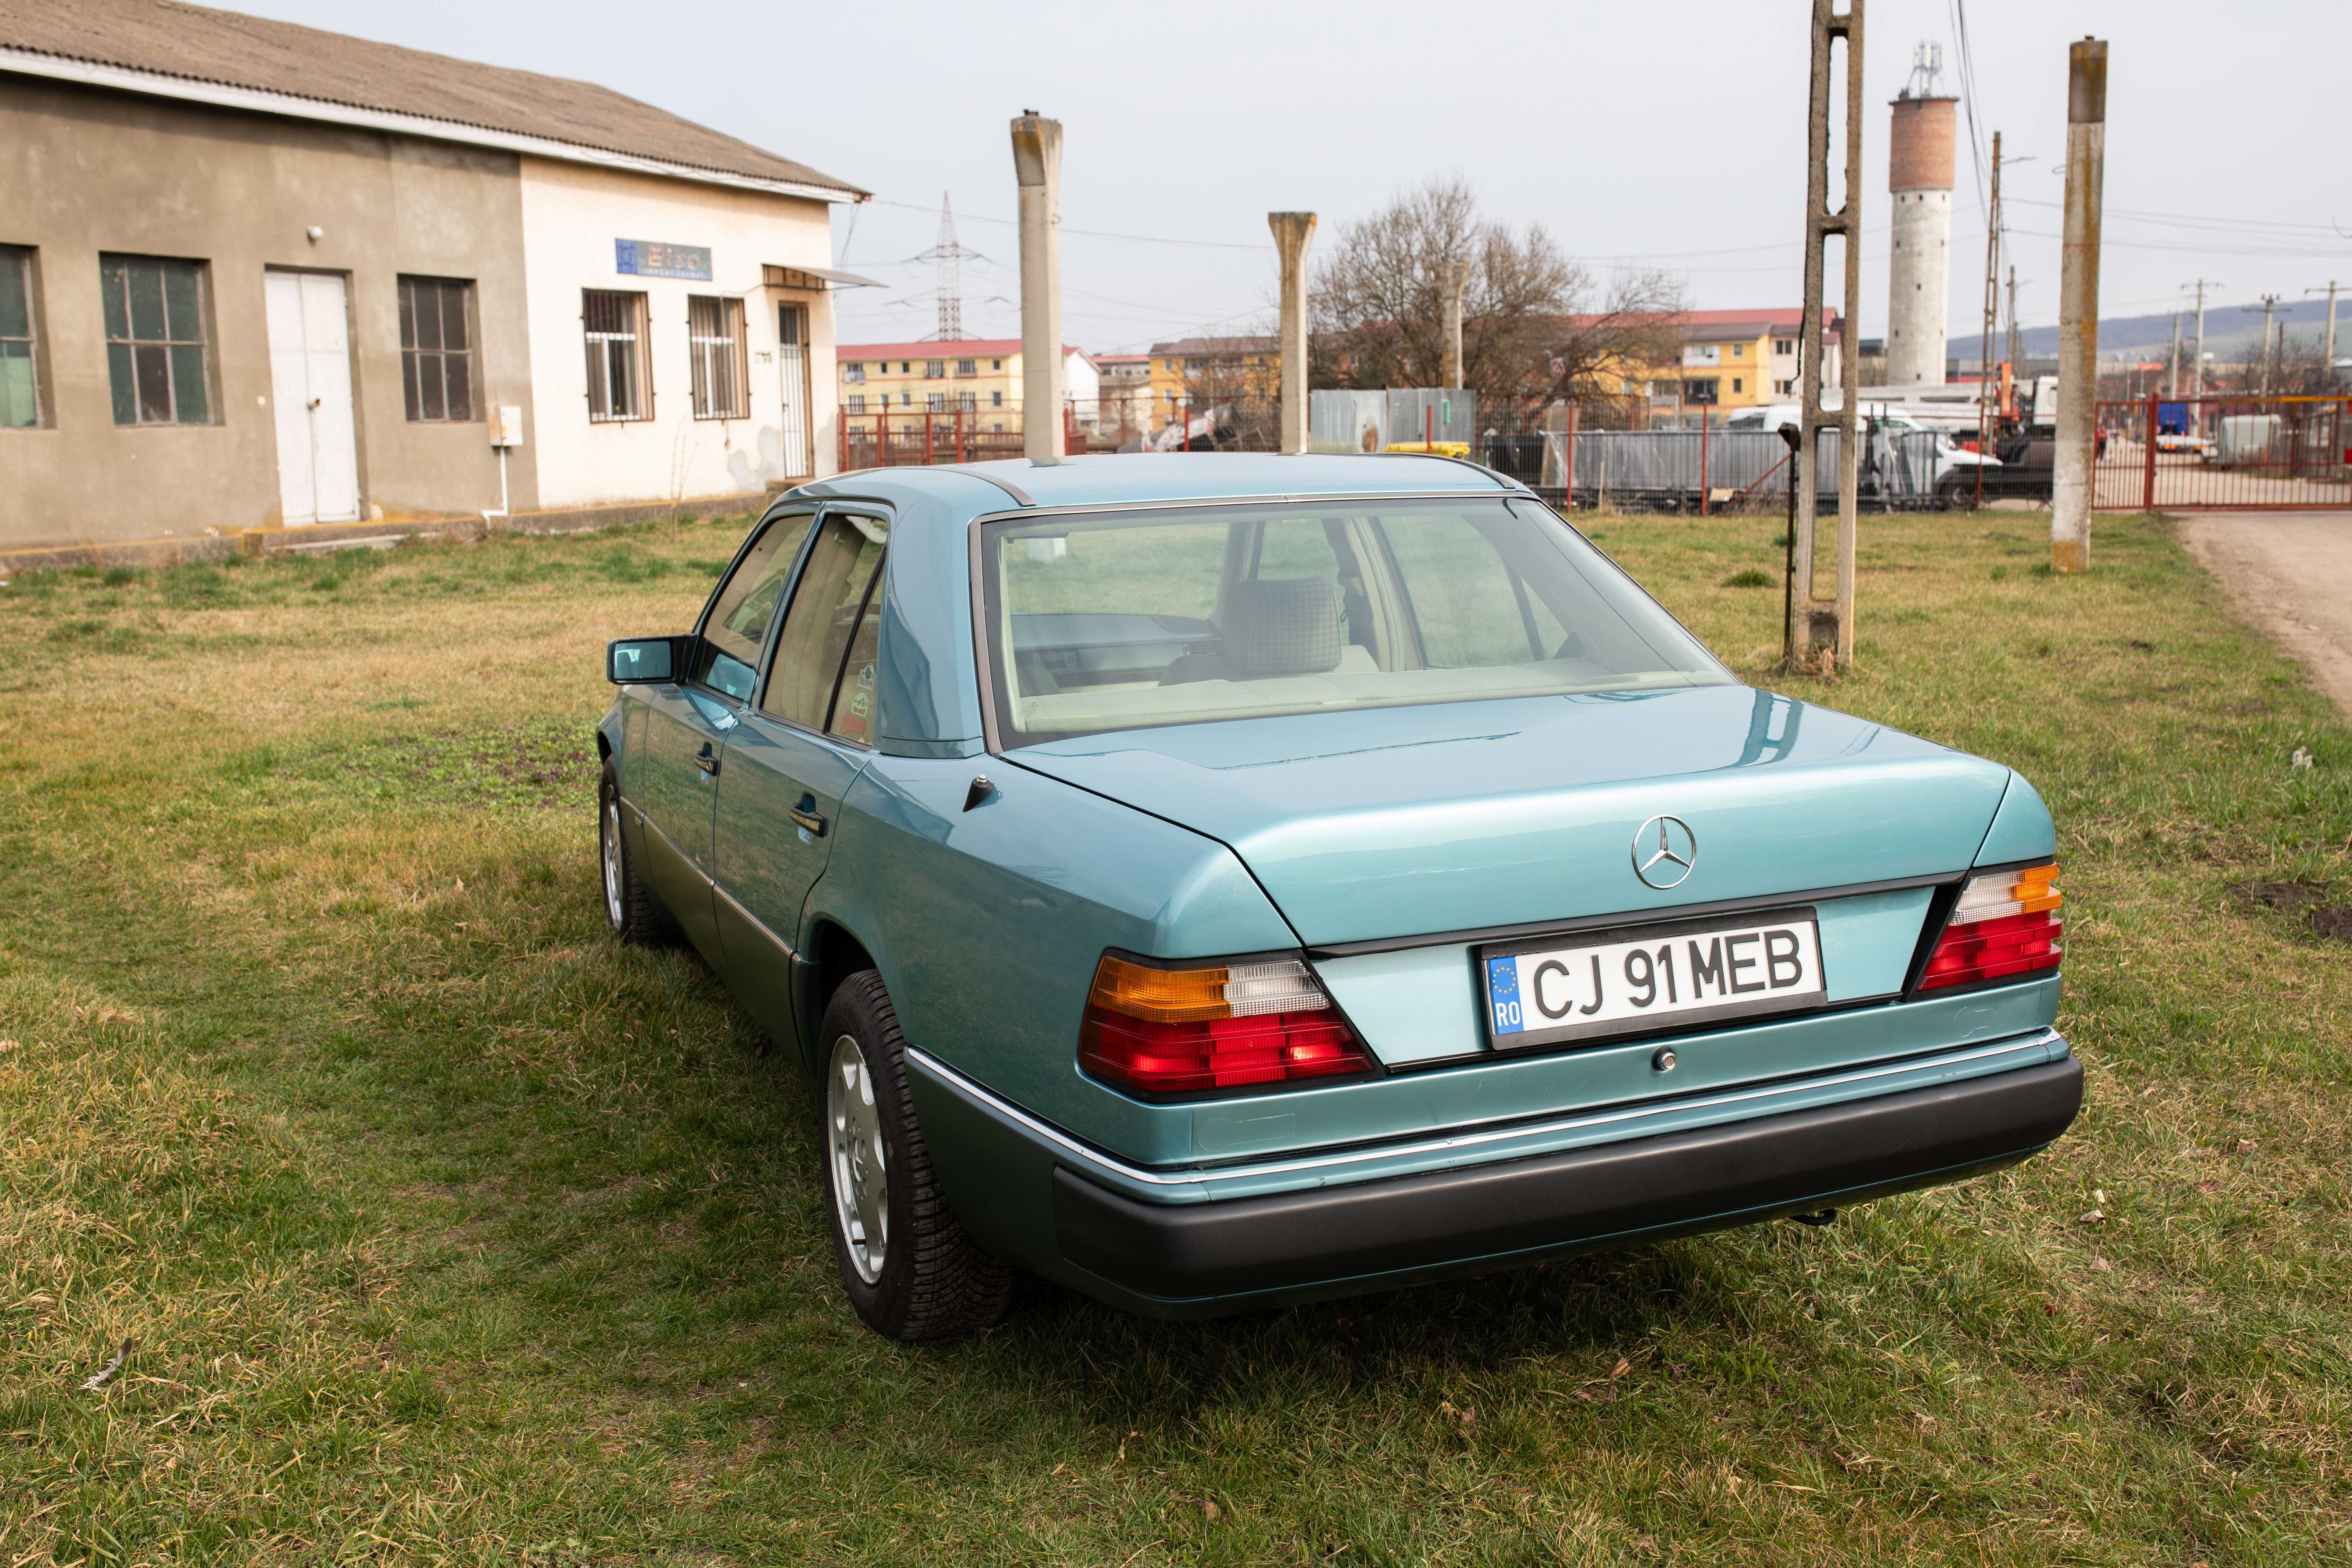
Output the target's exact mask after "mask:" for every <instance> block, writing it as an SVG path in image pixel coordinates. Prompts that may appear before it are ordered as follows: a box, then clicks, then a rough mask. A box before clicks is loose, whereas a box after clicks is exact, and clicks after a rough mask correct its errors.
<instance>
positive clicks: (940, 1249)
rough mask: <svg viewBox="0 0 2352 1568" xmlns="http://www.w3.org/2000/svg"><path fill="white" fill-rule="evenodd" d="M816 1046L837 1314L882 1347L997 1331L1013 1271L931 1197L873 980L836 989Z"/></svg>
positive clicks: (934, 1180) (922, 1150) (885, 1012)
mask: <svg viewBox="0 0 2352 1568" xmlns="http://www.w3.org/2000/svg"><path fill="white" fill-rule="evenodd" d="M817 1039H818V1041H819V1043H820V1059H821V1060H822V1061H823V1063H824V1082H823V1085H822V1089H823V1092H822V1094H821V1096H820V1097H819V1111H820V1114H821V1115H822V1117H823V1125H822V1127H821V1128H820V1129H819V1134H820V1139H819V1147H820V1149H821V1150H822V1151H823V1154H824V1195H825V1213H826V1215H827V1218H828V1220H829V1221H830V1223H831V1226H832V1229H833V1249H834V1255H835V1258H836V1259H837V1260H838V1262H839V1263H840V1265H841V1283H842V1287H843V1289H845V1290H847V1291H848V1293H849V1304H850V1305H851V1306H852V1307H853V1308H855V1309H856V1312H857V1315H858V1316H859V1317H860V1318H862V1319H864V1320H865V1321H866V1327H868V1328H870V1329H872V1330H873V1331H875V1332H876V1333H878V1334H881V1335H884V1336H886V1337H887V1338H889V1339H894V1340H945V1339H954V1338H956V1337H958V1336H960V1335H962V1334H968V1333H971V1332H972V1331H975V1330H978V1329H984V1328H987V1327H988V1326H990V1325H991V1324H992V1323H996V1322H1000V1321H1003V1317H1004V1313H1005V1310H1006V1309H1007V1308H1008V1307H1010V1306H1011V1304H1012V1300H1013V1270H1012V1268H1010V1267H1009V1266H1007V1265H1006V1264H1004V1263H1003V1262H1001V1261H999V1260H998V1259H996V1258H991V1257H990V1256H989V1255H988V1254H986V1253H984V1252H982V1251H981V1250H980V1248H979V1247H975V1246H973V1245H972V1241H971V1237H970V1236H968V1235H967V1234H965V1231H964V1228H963V1223H962V1222H961V1220H959V1219H957V1218H956V1215H955V1211H954V1210H953V1209H951V1208H950V1207H949V1206H948V1201H947V1196H946V1194H944V1193H943V1192H942V1191H941V1190H940V1182H939V1177H938V1175H937V1173H935V1172H933V1170H932V1169H931V1157H930V1151H929V1147H928V1145H926V1144H925V1143H924V1142H923V1134H922V1130H921V1129H920V1128H919V1126H917V1125H916V1122H915V1103H914V1098H913V1096H912V1095H911V1094H910V1093H909V1092H908V1088H907V1068H906V1061H905V1058H904V1047H905V1044H906V1042H905V1040H904V1038H903V1037H901V1036H900V1034H899V1033H898V1013H897V1011H896V1009H894V1008H893V1007H892V1006H891V1005H890V997H889V994H888V993H887V992H886V991H885V990H884V989H883V988H882V977H881V976H880V975H879V974H877V973H875V972H874V971H873V970H870V969H868V970H863V971H860V972H859V973H856V974H853V975H851V976H850V977H849V978H848V979H846V980H845V981H843V982H842V983H841V985H840V986H839V988H838V989H836V990H835V992H834V994H833V1000H832V1002H831V1003H830V1004H829V1005H827V1006H826V1008H825V1010H824V1025H823V1026H822V1027H820V1029H819V1030H818V1032H817Z"/></svg>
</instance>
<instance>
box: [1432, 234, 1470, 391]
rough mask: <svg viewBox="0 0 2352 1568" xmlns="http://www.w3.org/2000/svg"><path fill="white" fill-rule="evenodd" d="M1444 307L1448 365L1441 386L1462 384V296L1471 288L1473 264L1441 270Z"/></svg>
mask: <svg viewBox="0 0 2352 1568" xmlns="http://www.w3.org/2000/svg"><path fill="white" fill-rule="evenodd" d="M1438 287H1439V300H1440V307H1441V310H1442V312H1443V318H1444V328H1445V363H1444V369H1443V370H1442V371H1441V372H1440V374H1439V376H1438V380H1439V383H1440V384H1442V385H1444V386H1448V387H1455V386H1460V385H1461V384H1462V296H1463V294H1464V292H1465V290H1467V289H1469V287H1470V264H1469V263H1468V262H1466V261H1448V262H1445V263H1444V264H1443V266H1442V267H1441V268H1439V270H1438Z"/></svg>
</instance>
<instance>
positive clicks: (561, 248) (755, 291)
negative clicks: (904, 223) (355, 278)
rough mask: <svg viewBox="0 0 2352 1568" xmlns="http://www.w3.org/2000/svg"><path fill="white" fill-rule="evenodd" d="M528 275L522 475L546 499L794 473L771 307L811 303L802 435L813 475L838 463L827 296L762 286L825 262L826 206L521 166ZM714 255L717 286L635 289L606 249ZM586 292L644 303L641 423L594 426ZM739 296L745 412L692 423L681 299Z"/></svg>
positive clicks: (646, 495) (714, 488)
mask: <svg viewBox="0 0 2352 1568" xmlns="http://www.w3.org/2000/svg"><path fill="white" fill-rule="evenodd" d="M520 191H521V203H520V205H521V212H522V232H523V240H524V246H523V258H524V261H523V265H524V270H525V276H526V279H527V289H528V295H529V299H530V372H531V380H532V384H534V386H535V387H536V388H537V391H538V416H537V420H536V428H535V433H534V434H535V439H534V440H533V442H532V443H531V445H530V451H529V456H530V466H531V467H532V468H533V469H534V471H535V473H536V476H537V485H538V493H539V496H540V498H541V504H542V505H544V506H550V507H559V506H585V505H594V504H599V503H604V502H617V501H629V500H660V499H664V498H667V497H669V496H671V495H678V496H682V497H686V498H689V499H691V498H694V497H700V496H719V495H737V494H741V493H744V492H746V491H751V490H757V489H761V488H763V487H764V486H765V485H767V484H768V483H769V482H770V481H772V480H782V479H786V478H788V477H791V476H788V475H787V474H786V472H785V464H784V454H783V412H782V407H783V405H782V398H783V388H782V380H781V377H780V372H779V368H778V358H777V354H776V346H777V345H776V306H777V304H778V303H780V302H784V301H793V302H797V303H801V304H804V305H806V306H808V307H809V310H808V317H809V326H810V336H811V339H812V342H811V344H810V348H809V354H808V381H809V400H810V405H811V406H810V409H809V437H810V446H811V456H812V458H813V460H814V469H813V472H814V473H815V474H818V475H823V474H829V473H832V472H834V471H835V469H836V468H838V466H839V463H838V454H839V447H838V442H839V431H838V428H837V423H836V420H837V416H836V412H835V411H836V409H837V407H838V402H837V390H838V378H837V377H836V375H835V372H834V342H835V337H834V319H833V306H832V300H831V297H830V295H829V294H826V293H817V292H807V291H800V290H791V289H770V288H766V287H764V286H763V285H762V282H761V278H762V272H761V268H763V267H767V266H776V267H794V268H808V267H825V266H829V265H831V262H832V255H833V249H832V245H833V241H832V230H831V226H830V224H829V221H828V219H827V216H826V207H825V205H824V203H823V202H818V201H811V200H807V199H804V198H802V197H797V196H782V195H768V194H765V193H762V192H758V191H747V190H737V189H733V188H730V187H727V186H721V185H706V184H694V183H690V182H687V181H680V180H666V179H660V178H657V177H656V176H653V175H648V174H633V173H629V172H626V171H622V170H614V169H607V168H603V167H596V166H590V165H585V164H578V163H557V162H554V161H552V160H549V159H541V158H530V157H526V158H524V159H522V160H521V170H520ZM617 239H640V240H657V241H661V242H664V243H667V244H673V245H681V246H707V247H709V249H710V255H711V279H710V281H709V282H707V283H706V282H700V281H689V280H687V279H674V278H644V277H637V276H635V275H625V274H623V273H621V272H619V271H617V270H616V269H615V265H616V264H615V256H614V241H615V240H617ZM583 289H621V290H624V291H626V292H632V293H643V294H644V295H646V319H647V323H648V328H649V331H650V333H651V342H650V347H651V352H652V363H653V377H652V386H653V403H652V414H653V417H651V418H650V419H636V420H626V421H620V422H614V423H608V424H592V423H591V422H590V420H589V417H588V362H587V353H586V346H585V340H584V338H583V326H582V322H581V309H582V307H581V294H582V291H583ZM697 294H699V295H711V294H718V295H732V296H736V297H738V298H740V299H742V300H743V301H744V307H743V313H744V320H745V329H746V331H747V332H748V333H749V337H750V344H749V349H750V360H751V414H750V416H749V417H747V418H742V419H697V418H696V417H695V416H694V406H693V397H692V392H691V387H692V380H691V372H690V368H689V367H690V363H691V360H690V356H689V352H688V344H687V335H686V314H687V299H688V296H689V295H697Z"/></svg>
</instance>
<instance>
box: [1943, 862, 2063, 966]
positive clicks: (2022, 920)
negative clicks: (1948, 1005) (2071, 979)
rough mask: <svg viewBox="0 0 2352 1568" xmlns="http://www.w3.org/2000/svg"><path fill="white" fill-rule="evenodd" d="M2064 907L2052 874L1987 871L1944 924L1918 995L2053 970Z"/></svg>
mask: <svg viewBox="0 0 2352 1568" xmlns="http://www.w3.org/2000/svg"><path fill="white" fill-rule="evenodd" d="M2063 902H2064V899H2063V896H2062V895H2061V894H2060V893H2059V891H2058V868H2057V867H2056V866H2054V865H2051V866H2034V867H2030V868H2027V869H2025V870H2022V871H1990V872H1987V873H1986V874H1984V875H1983V876H1980V877H1972V878H1970V879H1969V884H1968V886H1967V887H1965V888H1963V889H1960V900H1959V902H1958V904H1956V905H1954V906H1953V908H1952V916H1951V919H1950V920H1948V921H1945V922H1944V934H1943V935H1942V936H1941V937H1940V938H1938V939H1937V942H1936V951H1935V952H1934V953H1932V954H1931V955H1929V957H1928V959H1927V973H1926V974H1924V975H1922V976H1921V977H1920V980H1919V989H1920V990H1922V991H1935V990H1939V989H1942V988H1944V987H1946V986H1951V985H1970V984H1977V983H1978V982H1979V981H1986V980H2005V979H2009V978H2011V977H2012V976H2015V975H2021V974H2033V973H2039V972H2041V971H2042V970H2045V969H2055V968H2057V967H2058V961H2059V959H2060V957H2061V955H2062V954H2063V952H2064V949H2063V948H2062V947H2060V946H2059V944H2058V939H2059V937H2060V936H2061V935H2062V934H2063V931H2064V930H2065V924H2064V922H2063V921H2062V920H2061V919H2060V918H2059V914H2058V911H2059V908H2060V906H2061V905H2062V904H2063Z"/></svg>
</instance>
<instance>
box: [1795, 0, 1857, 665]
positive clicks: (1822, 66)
mask: <svg viewBox="0 0 2352 1568" xmlns="http://www.w3.org/2000/svg"><path fill="white" fill-rule="evenodd" d="M1863 4H1864V0H1846V9H1845V10H1843V12H1841V11H1839V10H1837V9H1836V0H1813V14H1812V18H1811V33H1812V69H1811V85H1810V88H1809V89H1808V93H1807V100H1806V135H1805V319H1804V322H1803V325H1802V327H1801V331H1802V332H1803V334H1804V335H1803V336H1802V337H1801V339H1800V340H1799V352H1800V353H1801V354H1802V355H1803V356H1804V357H1803V360H1802V364H1803V392H1804V405H1805V406H1804V413H1803V416H1802V417H1803V421H1804V423H1803V426H1802V428H1801V432H1800V435H1801V439H1802V441H1803V447H1802V450H1801V453H1800V454H1799V455H1798V458H1797V489H1798V498H1799V499H1798V503H1797V517H1796V522H1795V532H1794V533H1793V534H1792V535H1791V536H1790V538H1791V540H1792V545H1791V549H1792V553H1793V557H1794V558H1793V560H1792V561H1791V562H1790V568H1789V570H1790V579H1791V580H1792V582H1793V583H1794V584H1795V592H1794V593H1792V594H1791V595H1790V608H1789V642H1788V646H1789V656H1790V663H1791V664H1792V665H1793V666H1795V667H1796V668H1805V669H1811V668H1817V667H1818V664H1819V661H1820V659H1821V658H1822V655H1823V654H1824V653H1831V654H1832V655H1833V657H1834V658H1835V659H1836V662H1837V667H1838V668H1841V669H1844V668H1852V666H1853V578H1854V514H1855V510H1856V507H1855V503H1856V500H1857V494H1858V490H1859V485H1858V483H1857V481H1858V479H1859V476H1860V462H1861V457H1862V449H1861V443H1859V442H1858V441H1857V440H1855V438H1854V430H1855V414H1856V411H1857V410H1858V409H1859V408H1860V406H1861V404H1862V356H1861V355H1860V354H1859V353H1855V352H1854V345H1853V344H1852V343H1849V342H1841V343H1840V349H1841V351H1842V352H1841V353H1840V354H1839V356H1838V357H1839V362H1840V364H1839V368H1840V371H1841V373H1842V374H1840V376H1839V381H1840V383H1841V385H1842V389H1843V396H1842V397H1841V398H1840V399H1839V401H1838V409H1837V413H1836V414H1835V415H1833V416H1832V415H1831V414H1829V413H1827V412H1826V411H1824V410H1823V408H1822V365H1823V364H1824V363H1826V355H1827V353H1828V335H1829V323H1828V321H1826V320H1825V319H1824V317H1825V314H1826V312H1825V311H1824V310H1823V307H1822V283H1823V279H1822V272H1823V270H1824V269H1825V268H1826V266H1827V251H1828V241H1829V238H1830V237H1831V236H1832V235H1835V236H1837V237H1838V238H1839V240H1840V247H1839V248H1840V249H1841V250H1842V251H1843V253H1844V258H1845V314H1844V319H1843V321H1841V322H1840V323H1839V330H1840V331H1841V332H1842V333H1843V335H1844V336H1846V337H1851V336H1853V330H1854V323H1855V322H1856V321H1858V320H1859V319H1860V317H1861V314H1862V60H1863V53H1862V17H1863ZM1840 39H1843V40H1844V41H1845V205H1843V206H1842V207H1840V208H1839V209H1838V210H1837V211H1835V212H1832V211H1831V210H1830V205H1829V201H1830V81H1831V53H1832V48H1833V47H1834V46H1835V45H1836V43H1837V42H1838V40H1840ZM1825 430H1835V431H1836V432H1837V433H1838V538H1837V597H1836V599H1835V600H1834V601H1832V603H1829V604H1823V603H1822V602H1821V601H1820V600H1819V599H1817V598H1815V597H1814V594H1813V586H1814V584H1813V535H1814V532H1815V527H1814V525H1815V523H1816V521H1818V520H1819V516H1820V511H1821V506H1820V499H1819V485H1820V473H1821V439H1822V432H1823V431H1825Z"/></svg>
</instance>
